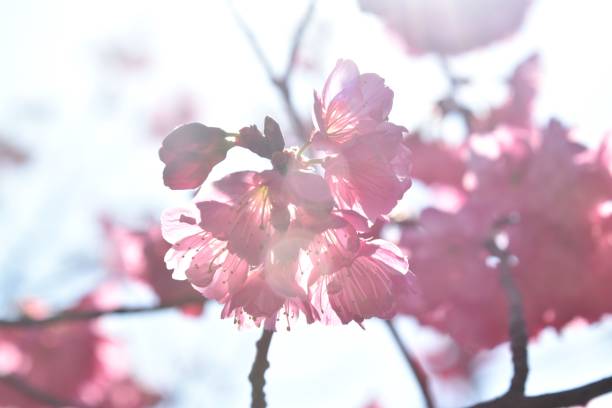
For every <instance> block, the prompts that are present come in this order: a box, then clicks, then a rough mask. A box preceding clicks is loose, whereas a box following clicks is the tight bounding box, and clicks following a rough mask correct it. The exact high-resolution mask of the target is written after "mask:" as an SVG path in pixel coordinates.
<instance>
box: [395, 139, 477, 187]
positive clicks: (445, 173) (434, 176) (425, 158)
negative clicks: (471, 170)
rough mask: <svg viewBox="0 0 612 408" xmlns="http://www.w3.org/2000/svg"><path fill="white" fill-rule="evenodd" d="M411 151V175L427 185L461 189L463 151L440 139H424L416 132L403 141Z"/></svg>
mask: <svg viewBox="0 0 612 408" xmlns="http://www.w3.org/2000/svg"><path fill="white" fill-rule="evenodd" d="M404 143H405V144H406V145H407V146H408V148H409V149H410V151H411V152H412V169H411V176H412V177H413V178H415V179H417V180H420V181H422V182H424V183H426V184H428V185H442V186H451V187H454V188H456V189H457V190H462V189H463V176H464V175H465V173H466V167H467V166H466V163H465V158H464V156H465V152H464V151H463V149H460V148H453V147H450V146H448V145H446V144H445V143H444V142H442V141H439V140H437V141H425V140H424V139H423V137H422V136H421V135H419V134H418V133H413V134H411V135H410V136H408V137H407V138H406V140H405V142H404Z"/></svg>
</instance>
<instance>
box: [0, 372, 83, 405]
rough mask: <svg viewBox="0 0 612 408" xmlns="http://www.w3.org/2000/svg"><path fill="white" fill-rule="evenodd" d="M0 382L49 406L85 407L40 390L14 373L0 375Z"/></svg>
mask: <svg viewBox="0 0 612 408" xmlns="http://www.w3.org/2000/svg"><path fill="white" fill-rule="evenodd" d="M0 383H2V384H4V385H6V386H7V387H10V388H12V389H14V390H15V391H18V392H19V393H21V394H23V395H24V396H26V397H28V398H29V399H31V400H32V401H36V402H38V403H41V404H44V406H49V407H57V408H60V407H77V408H85V407H86V406H85V405H83V404H78V403H75V402H74V401H68V400H64V399H61V398H58V397H55V396H54V395H51V394H49V393H47V392H46V391H43V390H40V389H38V388H36V387H33V386H32V385H30V384H28V383H27V382H26V381H25V380H24V379H22V378H20V377H17V376H15V375H3V376H0Z"/></svg>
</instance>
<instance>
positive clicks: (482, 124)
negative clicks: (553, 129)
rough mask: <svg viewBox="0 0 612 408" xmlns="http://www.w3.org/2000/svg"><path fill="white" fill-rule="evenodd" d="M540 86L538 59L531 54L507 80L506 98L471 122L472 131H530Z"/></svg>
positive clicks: (535, 55)
mask: <svg viewBox="0 0 612 408" xmlns="http://www.w3.org/2000/svg"><path fill="white" fill-rule="evenodd" d="M539 85H540V58H539V56H538V55H537V54H533V55H531V56H529V57H528V58H527V59H525V60H524V61H523V62H521V63H520V64H519V65H518V66H517V67H516V69H515V70H514V73H513V74H512V76H511V77H510V79H509V80H508V91H509V93H508V98H507V99H506V101H505V102H504V103H503V104H502V105H501V106H499V107H497V108H494V109H493V110H491V112H489V113H488V114H487V115H486V117H485V118H483V119H475V120H474V121H473V122H472V126H473V128H474V131H478V132H489V131H492V130H494V129H495V127H497V126H500V125H504V126H511V127H517V128H524V129H530V128H532V127H533V126H534V122H533V116H534V115H533V110H534V103H535V99H536V96H537V92H538V89H539Z"/></svg>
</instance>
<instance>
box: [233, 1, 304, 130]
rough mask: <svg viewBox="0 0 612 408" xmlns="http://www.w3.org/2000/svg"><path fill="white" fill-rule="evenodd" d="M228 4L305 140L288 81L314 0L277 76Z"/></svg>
mask: <svg viewBox="0 0 612 408" xmlns="http://www.w3.org/2000/svg"><path fill="white" fill-rule="evenodd" d="M228 4H229V7H230V10H231V12H232V15H233V16H234V19H235V20H236V24H237V25H238V27H239V28H240V30H241V31H242V32H243V34H244V36H245V37H246V39H247V41H248V42H249V45H250V46H251V48H252V49H253V52H254V53H255V56H256V57H257V59H258V60H259V62H260V63H261V65H262V66H263V68H264V70H265V71H266V74H267V76H268V79H269V80H270V82H271V83H272V85H274V87H275V88H276V89H277V91H278V92H279V93H280V95H281V98H282V101H283V105H284V107H285V111H286V112H287V115H288V116H289V118H290V120H291V123H292V126H293V130H294V132H295V134H296V135H297V136H298V138H300V139H301V140H302V141H307V140H308V133H307V131H306V128H305V126H304V123H302V120H301V119H300V115H299V113H298V111H297V109H296V107H295V105H294V103H293V97H292V95H291V89H290V86H289V81H290V78H291V74H292V73H293V71H294V68H295V63H296V61H297V55H298V52H299V48H300V46H301V43H302V38H303V37H304V33H305V32H306V29H307V27H308V25H309V24H310V22H311V20H312V17H313V16H314V11H315V6H316V0H311V2H310V4H309V6H308V9H307V10H306V13H305V14H304V16H303V18H302V20H301V22H300V24H299V26H298V28H297V29H296V31H295V33H294V35H293V41H292V45H291V52H290V54H289V60H288V62H287V67H286V68H285V72H284V73H283V75H282V76H279V75H277V74H276V73H275V72H274V69H273V68H272V64H271V63H270V61H269V60H268V58H267V57H266V54H265V53H264V52H263V49H262V48H261V45H260V44H259V42H258V41H257V38H256V37H255V34H254V33H253V31H252V30H251V29H250V28H249V26H248V25H247V24H246V22H245V21H244V19H243V18H242V17H241V16H240V13H238V11H237V10H236V8H235V7H234V6H233V4H232V2H231V0H228Z"/></svg>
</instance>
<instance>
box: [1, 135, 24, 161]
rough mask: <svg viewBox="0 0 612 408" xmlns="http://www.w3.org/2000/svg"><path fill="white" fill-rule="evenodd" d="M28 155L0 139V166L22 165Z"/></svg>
mask: <svg viewBox="0 0 612 408" xmlns="http://www.w3.org/2000/svg"><path fill="white" fill-rule="evenodd" d="M27 160H28V154H27V153H26V152H24V151H23V150H21V149H19V148H17V147H15V146H13V145H12V144H10V143H8V142H6V141H4V140H2V139H0V166H2V165H4V164H23V163H25V162H26V161H27Z"/></svg>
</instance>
